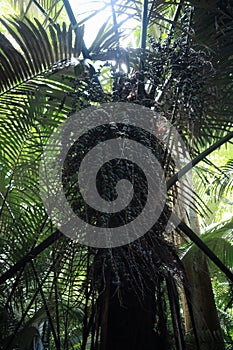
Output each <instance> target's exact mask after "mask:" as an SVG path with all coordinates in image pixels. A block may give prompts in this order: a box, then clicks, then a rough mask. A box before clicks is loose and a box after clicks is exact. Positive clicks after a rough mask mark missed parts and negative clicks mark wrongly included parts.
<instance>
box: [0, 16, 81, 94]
mask: <svg viewBox="0 0 233 350" xmlns="http://www.w3.org/2000/svg"><path fill="white" fill-rule="evenodd" d="M35 21H36V24H34V23H33V22H31V21H30V20H28V19H27V21H26V23H25V22H23V21H21V20H19V19H17V18H14V19H12V20H4V19H1V22H2V23H3V25H4V26H5V27H6V29H7V31H8V32H9V34H10V35H11V36H12V38H13V39H14V40H15V42H16V44H17V48H14V46H13V45H12V44H11V42H10V40H9V39H7V38H6V37H5V36H4V35H3V34H0V58H1V66H0V79H1V84H0V88H1V93H4V92H5V91H7V90H10V89H13V88H15V87H16V86H18V85H20V84H22V83H23V82H25V81H27V80H29V79H32V78H34V77H36V76H38V75H41V74H44V73H45V72H46V73H48V72H52V71H55V70H59V69H61V68H63V67H64V66H65V65H66V64H68V62H70V61H71V59H72V57H79V55H80V52H81V45H82V39H83V29H81V28H79V29H78V30H77V29H76V30H75V31H73V30H72V28H71V26H69V28H66V25H65V23H64V24H63V25H62V27H61V26H60V25H58V24H57V25H55V26H52V25H50V26H49V30H45V29H44V28H43V26H42V25H41V24H40V23H39V22H38V20H35Z"/></svg>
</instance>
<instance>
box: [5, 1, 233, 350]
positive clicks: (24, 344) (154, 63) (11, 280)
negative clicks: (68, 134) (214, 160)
mask: <svg viewBox="0 0 233 350" xmlns="http://www.w3.org/2000/svg"><path fill="white" fill-rule="evenodd" d="M13 3H14V6H16V12H17V11H18V13H19V16H17V17H10V16H9V15H8V14H6V18H3V19H1V28H2V34H0V142H1V149H0V170H1V173H0V249H1V255H0V263H1V264H0V265H1V267H0V273H1V276H0V283H1V284H0V291H1V293H0V349H2V350H5V349H21V350H26V349H83V350H84V349H91V350H97V349H101V350H104V349H107V345H106V344H108V345H109V344H110V346H109V349H110V350H114V348H113V343H114V342H115V344H118V345H116V349H119V348H120V346H121V343H120V341H122V340H119V338H120V335H121V334H123V336H124V335H125V334H126V333H125V330H126V329H129V333H128V334H130V339H125V340H124V341H125V344H126V345H127V342H129V344H128V345H127V346H128V349H138V348H137V346H139V347H141V349H146V350H149V349H151V348H150V346H151V344H149V343H148V344H147V339H144V342H143V343H142V344H136V343H134V342H136V339H138V338H137V337H136V336H135V338H134V335H135V334H139V335H140V333H142V334H143V335H145V331H146V330H145V329H146V327H148V325H151V324H153V325H154V326H153V328H154V329H153V335H152V334H149V333H148V339H151V338H153V337H154V338H153V341H154V344H157V346H158V347H159V349H161V350H163V349H166V350H167V349H185V330H184V320H183V319H184V314H183V311H182V307H181V301H180V297H179V293H180V291H181V290H183V291H184V294H185V295H186V298H187V302H188V307H189V311H190V315H191V318H192V305H191V303H190V294H189V288H188V281H187V279H186V274H185V271H184V267H183V264H182V259H181V256H182V257H183V256H184V258H186V259H188V258H189V256H190V258H189V259H192V254H195V253H196V252H195V249H196V250H197V252H198V253H199V249H198V248H197V247H195V245H194V244H193V243H192V242H191V241H190V240H189V239H187V236H185V234H186V232H181V231H182V230H181V229H177V230H176V231H171V232H170V233H169V234H168V233H167V232H166V231H165V227H166V224H167V221H168V218H169V217H170V215H171V211H172V209H173V208H174V205H175V203H176V198H177V193H178V192H179V191H182V206H181V208H180V210H181V211H182V210H183V211H184V212H185V213H184V214H185V216H186V218H187V222H189V221H190V212H192V211H194V212H195V213H197V214H198V215H200V216H205V215H207V213H208V207H207V206H206V204H205V203H204V202H203V200H202V198H200V196H199V194H198V192H196V193H195V194H194V200H193V198H190V197H189V191H188V188H183V187H182V183H181V182H177V183H174V184H173V186H172V187H171V188H170V189H169V191H168V196H167V199H166V205H165V209H164V211H163V213H162V215H161V216H160V218H159V220H158V222H157V223H156V224H155V225H154V226H153V227H152V228H151V230H150V231H149V232H147V233H146V234H145V235H144V236H143V237H142V238H140V239H138V240H136V241H134V242H133V243H130V244H128V245H126V246H123V247H119V248H113V249H95V248H91V247H86V246H82V245H80V244H79V243H78V242H76V241H73V240H70V239H69V238H67V237H65V236H63V235H62V234H61V233H59V231H58V230H57V228H56V227H54V225H53V224H52V222H51V220H50V219H49V218H48V216H47V214H46V211H45V208H44V205H43V203H42V200H41V198H40V188H39V161H40V159H41V155H42V152H43V149H44V147H45V145H46V143H47V142H48V139H49V137H50V135H51V133H52V132H53V131H54V130H55V129H56V128H57V127H58V126H59V125H60V124H61V123H62V122H63V121H65V120H66V119H67V118H68V117H69V116H70V115H72V114H73V113H75V112H78V111H80V110H82V109H84V108H87V107H89V106H96V107H97V106H100V105H101V103H106V102H127V103H129V104H130V103H131V104H132V103H134V104H139V105H142V106H145V107H148V108H150V109H152V110H154V111H155V112H156V113H158V115H159V116H160V119H158V124H157V128H158V130H159V129H160V128H163V121H164V120H166V119H167V120H169V121H170V122H171V123H172V124H173V125H174V126H175V127H176V129H177V130H178V131H179V133H180V135H181V137H182V139H183V140H184V142H185V144H186V146H187V148H188V150H189V152H190V154H191V156H192V157H193V158H194V157H196V156H200V160H201V159H202V160H204V161H206V162H207V163H208V164H209V162H208V159H207V158H206V155H205V154H204V153H203V151H204V150H205V149H207V148H208V146H210V145H211V144H213V143H215V142H219V144H221V141H222V140H223V138H224V137H225V136H226V134H227V133H230V132H231V131H232V125H233V117H232V95H233V91H232V88H233V84H232V65H233V60H232V57H233V55H232V47H231V43H232V37H233V27H232V17H233V9H232V5H231V4H230V2H228V1H222V2H217V4H218V5H216V8H215V7H214V5H213V6H212V5H210V7H209V8H207V9H205V4H199V2H197V3H196V2H195V1H191V2H190V3H188V4H185V1H184V2H183V1H182V2H180V4H173V5H170V4H166V3H164V4H162V5H161V4H159V5H158V4H157V2H154V1H151V2H149V5H148V6H149V9H150V11H149V12H148V18H147V20H146V21H145V18H143V16H142V15H141V13H142V7H143V5H142V4H141V2H131V1H119V2H118V1H115V2H111V11H112V22H111V21H110V22H108V23H105V24H104V25H103V26H102V27H101V29H100V31H99V33H98V35H97V37H96V38H95V40H94V41H93V44H92V45H91V47H90V48H87V47H86V45H85V43H84V40H83V34H84V30H85V29H84V28H83V27H82V23H81V24H80V23H78V22H77V21H76V19H75V17H74V16H73V13H72V11H71V8H70V6H69V2H68V1H32V2H30V1H22V2H17V1H13ZM31 3H32V4H33V6H34V7H32V8H30V6H31V5H32V4H31ZM145 3H146V2H145ZM20 4H21V5H20ZM109 6H110V5H109ZM206 6H207V5H206ZM35 8H37V11H38V12H39V14H40V16H41V17H39V19H35V18H33V14H32V13H33V11H34V10H35ZM30 9H31V10H30ZM144 10H145V9H144ZM30 11H31V12H30ZM132 13H133V17H134V18H135V19H138V17H139V18H140V20H141V17H142V24H139V25H140V26H141V29H142V32H143V28H144V29H145V28H146V29H147V31H148V35H146V36H145V37H144V38H143V35H142V37H141V45H140V47H137V48H133V47H130V48H122V47H121V38H122V37H123V35H124V32H123V31H122V32H121V26H122V25H123V23H124V22H125V21H127V19H128V18H130V17H132ZM144 13H145V12H144ZM200 13H201V15H200ZM93 14H94V12H93ZM123 16H126V19H125V17H124V18H123ZM203 16H204V18H202V17H203ZM229 17H230V18H231V20H230V19H229ZM41 18H43V20H41ZM60 19H62V20H65V22H62V21H61V20H60ZM139 23H140V21H139ZM155 27H156V28H160V32H159V35H153V33H154V32H155V31H153V28H155ZM203 33H204V34H203ZM209 39H211V40H210V42H209V41H208V40H209ZM143 40H144V42H143ZM208 43H210V44H209V45H208ZM165 118H166V119H165ZM122 133H123V134H124V136H125V137H128V136H129V135H130V134H131V133H132V131H131V130H124V129H123V130H122V129H121V127H120V126H117V125H116V126H115V127H113V128H112V130H99V129H98V130H96V132H95V133H94V134H92V133H89V134H88V133H87V134H86V135H85V138H84V139H83V140H82V143H78V142H77V143H75V144H74V145H73V147H72V148H71V150H70V151H69V154H68V156H67V159H66V162H65V165H64V171H63V181H64V189H65V191H66V196H67V200H68V201H69V203H70V205H71V206H72V209H73V210H74V212H75V213H77V214H79V215H80V216H82V215H85V211H83V210H84V209H85V206H83V203H82V198H81V196H80V195H79V193H78V191H79V188H78V187H77V186H76V185H75V186H70V183H71V182H72V180H73V176H74V174H75V172H76V170H77V169H76V167H77V163H78V162H80V157H81V156H83V153H85V152H87V151H88V147H90V145H92V144H93V145H95V143H96V142H97V141H98V142H100V141H101V140H104V139H105V138H107V137H109V135H112V136H113V137H115V138H117V137H120V136H122ZM99 135H101V137H100V136H99ZM133 137H134V139H135V138H138V139H140V142H141V143H144V144H146V145H147V147H149V148H150V149H151V150H152V152H154V154H155V155H156V157H157V159H158V160H159V161H160V163H161V164H162V166H163V170H164V173H165V176H166V180H167V181H168V180H169V179H170V178H171V177H172V176H173V175H174V174H175V173H176V171H177V169H176V166H175V164H174V161H173V159H171V155H170V154H168V153H166V151H164V149H163V147H162V146H161V144H160V143H159V142H158V140H156V139H148V135H147V134H146V133H144V134H143V133H141V134H140V133H138V134H136V135H133ZM229 139H230V138H229ZM96 140H97V141H96ZM115 166H116V164H113V163H112V164H110V165H109V167H105V168H104V167H103V169H102V173H101V174H100V179H97V180H99V184H100V185H99V187H100V191H101V189H102V191H103V192H104V193H105V195H106V193H107V197H108V198H107V199H109V198H110V199H111V198H112V197H114V193H115V192H114V191H115V188H114V186H113V185H112V184H116V183H117V181H119V179H122V178H130V175H129V172H131V173H130V174H132V173H133V174H134V171H135V168H133V167H132V168H130V167H131V165H129V164H126V163H124V164H123V165H122V166H121V167H120V171H122V173H121V174H117V175H115V173H114V172H113V170H112V169H113V168H114V167H115ZM222 170H223V171H222V172H224V173H225V176H221V175H220V176H218V177H217V178H216V179H215V185H216V186H217V187H215V189H216V188H217V189H216V191H217V192H218V194H219V197H221V195H222V194H223V193H224V191H227V190H232V160H229V162H228V163H227V164H226V166H225V167H224V168H223V169H222ZM109 174H110V177H109ZM126 174H127V176H126ZM220 174H221V172H220ZM134 176H135V175H134ZM141 176H142V179H143V174H141V173H140V172H138V173H137V176H136V180H138V186H139V189H138V193H145V188H144V186H145V182H144V181H143V180H142V181H141ZM109 178H110V180H111V181H110V183H109V182H108V181H109ZM200 178H202V180H203V179H204V176H202V175H200ZM106 179H108V181H106ZM105 181H106V182H105ZM203 181H204V180H203ZM97 182H98V181H97ZM219 184H220V185H219ZM141 197H142V198H141V199H142V203H140V205H142V204H143V203H144V202H145V201H146V199H145V198H143V195H141ZM138 210H139V212H140V210H141V208H140V206H139V208H138ZM83 213H84V214H83ZM136 214H137V213H136ZM136 214H135V213H134V212H133V211H132V212H130V215H132V216H133V215H136ZM93 215H94V214H93ZM124 219H125V218H124ZM131 219H132V218H131V217H129V220H131ZM92 220H93V223H94V222H95V223H96V220H97V219H96V217H95V216H93V217H92ZM232 227H233V225H232V220H231V221H229V222H228V223H227V224H225V225H223V226H222V231H221V227H220V228H219V227H215V229H214V230H212V231H211V232H210V231H208V232H206V236H205V235H203V237H204V238H203V241H204V242H205V243H206V244H207V245H209V246H210V248H211V249H212V250H213V251H214V252H216V254H217V255H218V256H219V257H220V258H221V259H222V261H223V262H224V263H225V264H226V265H227V266H228V268H232V267H233V259H232V256H233V252H232V237H231V234H232ZM227 233H228V234H227ZM178 235H181V236H182V237H183V239H184V240H186V244H185V246H184V247H183V250H182V249H181V254H180V255H181V256H180V255H179V253H178V250H177V247H176V242H177V237H178ZM218 239H219V240H220V241H221V242H225V244H226V246H224V247H226V249H224V250H223V251H220V249H219V246H218V245H217V244H216V242H217V240H218ZM183 242H184V241H183ZM226 252H227V254H228V255H226ZM210 270H211V271H212V270H213V271H214V272H213V285H214V286H216V289H215V293H216V300H217V306H218V308H219V311H220V320H221V323H222V328H223V330H224V336H225V338H224V340H225V343H226V348H227V346H229V349H230V346H231V345H232V341H233V334H232V321H231V317H230V313H232V295H231V292H232V286H231V285H230V282H229V281H228V279H226V277H225V276H224V275H223V274H219V273H217V272H216V270H215V269H214V267H213V265H210ZM218 281H221V283H223V284H224V288H225V290H226V295H223V294H221V291H220V289H219V288H218ZM218 295H219V298H218ZM223 298H224V300H223ZM117 307H118V308H119V310H123V311H121V313H119V314H118V313H117V312H118V311H116V308H117ZM125 309H128V310H130V311H131V312H132V314H134V315H135V317H134V320H133V319H127V317H128V316H127V312H126V311H124V310H125ZM109 310H110V311H109ZM138 310H141V311H138ZM111 312H112V314H114V315H118V317H122V319H121V322H120V323H118V324H115V323H114V320H113V319H110V316H109V320H110V322H109V325H108V326H107V325H106V324H107V321H106V320H107V319H108V316H106V315H109V314H110V313H111ZM132 314H131V315H132ZM118 321H119V319H118ZM142 321H145V322H144V324H143V322H142ZM130 324H131V326H130ZM193 328H194V336H196V342H194V343H195V344H196V345H197V348H198V334H195V322H194V324H193ZM116 330H117V332H118V335H119V338H116V333H117V332H116ZM130 332H131V333H130ZM134 333H135V334H134ZM151 333H152V330H151ZM216 336H217V338H218V336H219V334H217V335H216ZM110 338H111V339H110ZM106 339H107V340H106ZM105 340H106V341H107V343H106V344H105V343H104V342H105ZM111 342H112V343H111ZM117 342H119V343H117ZM117 346H119V347H118V348H117Z"/></svg>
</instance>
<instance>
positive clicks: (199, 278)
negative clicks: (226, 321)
mask: <svg viewBox="0 0 233 350" xmlns="http://www.w3.org/2000/svg"><path fill="white" fill-rule="evenodd" d="M192 222H193V225H192V226H193V227H192V228H193V230H195V232H197V233H200V227H199V223H198V217H197V214H196V213H194V212H192ZM183 263H184V267H185V271H186V276H187V279H188V282H189V287H190V298H191V303H192V306H193V313H194V320H195V326H196V330H197V334H198V338H199V342H200V350H224V349H225V346H224V339H223V335H222V331H221V327H220V322H219V318H218V313H217V309H216V305H215V301H214V294H213V290H212V285H211V279H210V275H209V270H208V266H207V261H206V256H205V255H204V254H203V253H202V252H200V251H199V252H198V253H196V254H195V255H193V256H192V257H191V258H190V257H189V259H184V261H183ZM182 299H183V306H184V318H185V331H186V339H187V350H194V349H196V347H195V341H194V334H193V326H192V323H191V319H190V314H189V311H188V306H187V302H186V300H185V297H184V295H183V296H182Z"/></svg>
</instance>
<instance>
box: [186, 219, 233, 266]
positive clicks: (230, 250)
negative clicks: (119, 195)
mask: <svg viewBox="0 0 233 350" xmlns="http://www.w3.org/2000/svg"><path fill="white" fill-rule="evenodd" d="M232 233H233V219H231V220H228V221H225V222H221V223H217V224H214V225H212V226H211V227H210V228H207V229H206V231H205V232H203V233H202V234H201V239H202V240H203V242H204V243H205V244H206V245H207V246H208V247H209V248H210V249H211V250H212V251H213V252H214V253H215V254H216V255H217V256H218V257H219V259H221V260H222V261H223V262H224V264H225V265H226V266H228V267H229V268H230V269H232V268H233V234H232ZM180 251H181V257H182V259H183V260H185V259H186V260H187V259H191V260H192V259H193V256H194V255H196V254H199V253H200V250H199V249H198V248H197V247H196V246H195V245H194V244H193V243H190V244H188V245H185V246H183V247H181V249H180ZM211 266H212V268H213V267H214V265H213V264H211Z"/></svg>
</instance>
